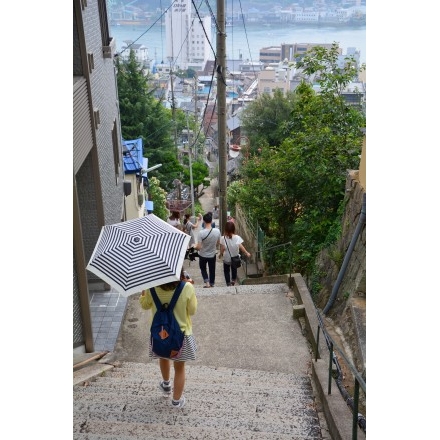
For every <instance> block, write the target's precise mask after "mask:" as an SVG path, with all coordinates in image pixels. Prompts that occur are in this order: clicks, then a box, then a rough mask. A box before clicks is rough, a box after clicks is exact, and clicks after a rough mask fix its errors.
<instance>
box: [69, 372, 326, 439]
mask: <svg viewBox="0 0 440 440" xmlns="http://www.w3.org/2000/svg"><path fill="white" fill-rule="evenodd" d="M159 378H160V373H159V368H158V365H157V363H151V364H140V363H139V364H136V363H122V364H121V365H120V366H118V367H115V368H113V369H112V370H110V371H107V372H105V374H103V375H102V376H98V377H96V379H95V380H92V381H91V382H89V383H88V385H87V386H80V385H77V386H75V387H74V396H73V397H74V398H73V410H74V439H75V438H76V439H90V440H100V439H103V440H104V439H105V440H109V439H112V438H115V439H116V438H118V440H122V439H130V440H134V439H138V438H142V439H153V438H154V439H156V440H159V439H170V438H179V439H213V440H216V439H236V438H237V439H245V440H246V439H255V440H258V439H275V438H277V439H284V438H286V439H287V438H290V439H292V438H294V439H298V440H301V439H315V438H316V439H321V438H322V437H321V434H320V425H319V419H318V416H317V412H316V409H315V402H314V397H313V390H312V387H311V383H310V378H309V377H308V376H302V377H301V376H295V375H292V374H288V373H267V372H261V371H254V370H238V369H227V368H220V369H217V368H210V367H200V366H191V367H190V366H189V365H188V369H187V377H186V385H185V397H186V398H187V404H186V405H185V407H184V408H183V409H179V410H176V409H173V408H171V407H170V398H169V397H168V398H164V396H163V394H162V393H161V392H160V389H159V387H158V383H159Z"/></svg>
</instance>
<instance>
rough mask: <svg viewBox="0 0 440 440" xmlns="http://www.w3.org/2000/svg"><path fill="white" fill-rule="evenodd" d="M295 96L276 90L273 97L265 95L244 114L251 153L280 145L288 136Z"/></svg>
mask: <svg viewBox="0 0 440 440" xmlns="http://www.w3.org/2000/svg"><path fill="white" fill-rule="evenodd" d="M294 99H295V94H294V93H293V92H288V93H287V94H286V95H285V96H284V95H283V92H282V91H281V90H279V89H276V90H275V92H274V94H273V96H271V95H269V94H267V93H263V94H262V95H261V96H260V98H259V99H256V100H255V101H252V102H251V103H249V105H248V106H247V107H246V111H244V112H243V113H242V116H241V122H242V127H243V130H244V131H245V132H246V133H247V136H248V138H249V141H250V145H251V152H254V153H255V152H256V151H257V150H258V148H264V147H266V146H268V145H279V144H280V143H281V142H282V141H283V140H284V139H285V137H286V136H287V135H288V131H287V130H286V126H285V123H286V122H287V121H288V120H289V116H290V113H291V112H292V109H293V107H294Z"/></svg>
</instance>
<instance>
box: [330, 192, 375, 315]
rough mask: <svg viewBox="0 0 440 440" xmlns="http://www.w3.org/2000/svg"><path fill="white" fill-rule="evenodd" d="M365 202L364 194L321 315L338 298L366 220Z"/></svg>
mask: <svg viewBox="0 0 440 440" xmlns="http://www.w3.org/2000/svg"><path fill="white" fill-rule="evenodd" d="M366 205H367V202H366V194H365V193H364V195H363V197H362V209H361V215H360V217H359V221H358V224H357V226H356V230H355V231H354V234H353V237H352V239H351V242H350V245H349V246H348V250H347V253H346V254H345V257H344V261H343V263H342V266H341V269H340V270H339V274H338V278H337V279H336V283H335V285H334V286H333V290H332V293H331V295H330V298H329V300H328V302H327V305H326V306H325V307H324V310H323V311H322V313H323V314H324V315H325V314H326V313H327V312H328V311H329V310H330V309H331V308H332V306H333V304H334V302H335V301H336V298H337V296H338V290H339V287H340V286H341V283H342V280H343V278H344V275H345V272H346V270H347V266H348V263H349V261H350V258H351V254H352V253H353V250H354V247H355V245H356V242H357V240H358V238H359V235H360V234H361V232H362V228H363V227H364V225H365V223H366V219H367V207H366Z"/></svg>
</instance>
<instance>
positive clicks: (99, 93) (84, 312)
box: [73, 0, 124, 352]
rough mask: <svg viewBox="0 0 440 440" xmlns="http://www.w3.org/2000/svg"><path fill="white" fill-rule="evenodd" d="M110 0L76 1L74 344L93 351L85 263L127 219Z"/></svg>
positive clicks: (89, 277) (92, 279)
mask: <svg viewBox="0 0 440 440" xmlns="http://www.w3.org/2000/svg"><path fill="white" fill-rule="evenodd" d="M115 51H116V45H115V42H114V40H113V39H112V38H110V34H109V24H108V20H107V5H106V0H87V2H86V1H83V0H73V263H74V265H73V348H74V350H75V349H80V350H83V351H84V352H93V351H94V347H93V335H92V324H91V316H90V309H89V284H90V283H93V282H96V281H98V278H97V277H96V276H94V275H93V274H91V273H90V272H88V271H87V270H86V269H85V268H86V265H87V263H88V261H89V259H90V257H91V255H92V253H93V250H94V247H95V244H96V242H97V240H98V237H99V234H100V232H101V228H102V226H104V225H106V224H113V223H117V222H120V221H121V220H123V219H124V170H123V164H122V142H121V134H120V133H121V131H120V117H119V108H118V97H117V82H116V74H115V65H114V55H115Z"/></svg>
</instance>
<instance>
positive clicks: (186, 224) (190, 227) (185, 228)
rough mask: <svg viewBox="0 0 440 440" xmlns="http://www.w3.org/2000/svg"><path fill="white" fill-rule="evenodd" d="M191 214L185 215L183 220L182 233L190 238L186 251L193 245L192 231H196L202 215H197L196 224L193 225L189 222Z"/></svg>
mask: <svg viewBox="0 0 440 440" xmlns="http://www.w3.org/2000/svg"><path fill="white" fill-rule="evenodd" d="M190 218H191V214H185V216H184V218H183V232H186V233H187V234H188V235H190V236H191V240H190V241H189V243H188V249H189V248H190V247H192V246H193V245H194V243H195V242H196V241H195V237H194V231H193V230H194V229H196V228H197V227H198V226H199V220H201V219H202V214H199V215H198V216H197V217H196V222H195V223H193V222H192V221H191V220H190Z"/></svg>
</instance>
